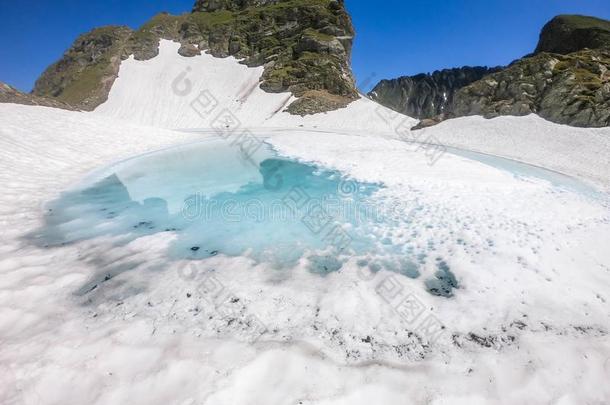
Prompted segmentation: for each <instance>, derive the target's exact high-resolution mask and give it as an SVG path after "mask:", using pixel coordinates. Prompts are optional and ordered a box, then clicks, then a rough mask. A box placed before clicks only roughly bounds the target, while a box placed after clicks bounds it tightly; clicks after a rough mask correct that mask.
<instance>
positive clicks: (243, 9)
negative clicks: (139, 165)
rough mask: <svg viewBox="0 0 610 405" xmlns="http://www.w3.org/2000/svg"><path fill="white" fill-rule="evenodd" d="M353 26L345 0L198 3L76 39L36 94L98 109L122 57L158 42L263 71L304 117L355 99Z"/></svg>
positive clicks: (269, 85)
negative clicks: (187, 9) (189, 8)
mask: <svg viewBox="0 0 610 405" xmlns="http://www.w3.org/2000/svg"><path fill="white" fill-rule="evenodd" d="M353 38H354V29H353V26H352V23H351V19H350V16H349V14H348V13H347V11H346V9H345V6H344V2H343V0H198V1H197V2H196V3H195V5H194V8H193V12H192V13H187V14H183V15H179V16H173V15H169V14H166V13H162V14H159V15H157V16H155V17H154V18H152V19H151V20H150V21H149V22H147V23H146V24H144V25H143V26H142V27H141V28H140V29H138V30H136V31H133V30H131V29H130V28H128V27H119V26H109V27H103V28H98V29H95V30H93V31H91V32H89V33H87V34H85V35H82V36H81V37H79V38H78V39H77V40H76V42H75V43H74V45H73V46H72V47H71V48H70V49H69V50H68V51H67V52H66V53H65V54H64V55H63V57H62V58H61V59H60V60H59V61H58V62H57V63H55V64H53V65H52V66H50V67H49V68H48V69H47V70H46V71H45V72H44V73H43V74H42V76H41V77H40V78H39V80H38V81H37V82H36V85H35V87H34V90H33V94H35V95H36V96H39V97H47V98H51V99H55V100H59V101H61V102H65V103H69V104H70V105H72V106H75V107H76V108H78V109H83V110H93V109H94V108H95V107H97V106H98V105H100V104H102V103H103V102H104V101H106V100H107V97H108V93H109V91H110V88H111V87H112V84H113V83H114V80H115V79H116V77H117V75H118V69H119V67H120V63H121V61H122V60H125V59H126V58H128V57H129V56H130V55H134V57H135V59H137V60H148V59H151V58H153V57H155V56H157V55H158V52H159V40H160V39H168V40H173V41H177V42H180V43H181V47H180V50H179V53H180V55H182V56H185V57H192V56H195V55H199V54H201V52H208V53H210V54H211V55H213V56H215V57H219V58H224V57H228V56H234V57H235V58H238V59H240V63H244V64H246V65H248V66H264V67H265V70H264V74H263V76H262V78H261V84H260V87H261V88H262V89H263V90H265V91H267V92H273V93H275V92H286V91H289V92H291V93H292V94H293V95H294V96H295V97H296V98H297V100H296V101H294V102H293V103H292V104H290V105H289V106H288V108H287V111H289V112H291V113H293V114H299V115H307V114H313V113H319V112H325V111H330V110H335V109H337V108H341V107H345V106H346V105H348V104H349V103H350V102H351V101H353V100H356V99H357V98H358V97H359V96H358V92H357V91H356V88H355V84H354V78H353V75H352V72H351V69H350V56H351V49H352V41H353Z"/></svg>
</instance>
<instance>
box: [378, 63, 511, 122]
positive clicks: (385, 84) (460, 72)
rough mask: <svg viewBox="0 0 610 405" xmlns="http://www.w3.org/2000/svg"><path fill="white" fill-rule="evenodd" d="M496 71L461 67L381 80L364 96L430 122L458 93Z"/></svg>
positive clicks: (484, 68)
mask: <svg viewBox="0 0 610 405" xmlns="http://www.w3.org/2000/svg"><path fill="white" fill-rule="evenodd" d="M499 70H500V68H487V67H481V66H476V67H470V66H464V67H461V68H454V69H444V70H440V71H435V72H434V73H431V74H419V75H415V76H403V77H400V78H398V79H393V80H382V81H380V82H379V83H378V84H377V85H376V86H375V88H373V90H372V91H371V92H370V93H369V94H368V95H369V97H370V98H371V99H372V100H375V101H377V102H378V103H380V104H382V105H384V106H386V107H388V108H391V109H393V110H395V111H398V112H400V113H403V114H405V115H408V116H410V117H413V118H420V119H425V118H432V117H434V116H437V115H439V114H444V113H445V112H446V110H447V108H448V107H450V106H451V105H452V103H453V98H454V95H455V93H456V92H457V91H458V90H459V89H461V88H462V87H464V86H467V85H469V84H471V83H473V82H475V81H477V80H480V79H481V78H483V77H485V76H487V75H489V74H491V73H494V72H497V71H499Z"/></svg>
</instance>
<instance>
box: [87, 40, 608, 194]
mask: <svg viewBox="0 0 610 405" xmlns="http://www.w3.org/2000/svg"><path fill="white" fill-rule="evenodd" d="M178 48H179V44H177V43H174V42H171V41H165V40H164V41H161V44H160V54H159V56H158V57H156V58H154V59H151V60H148V61H136V60H135V59H133V58H131V59H129V60H127V61H125V62H123V64H122V65H121V70H120V73H119V78H118V79H117V81H116V83H115V84H114V86H113V88H112V91H111V92H110V96H109V99H108V101H107V102H106V103H105V104H103V105H102V106H100V107H98V109H97V110H96V111H95V112H94V113H92V115H94V116H104V117H111V118H113V119H120V120H126V121H129V122H132V123H135V124H138V125H147V126H154V127H161V128H168V129H182V130H197V129H207V128H210V127H211V126H213V125H214V123H215V122H216V118H217V117H218V116H219V115H220V114H221V113H222V112H223V111H227V110H228V111H230V112H231V114H233V115H232V116H233V117H234V118H235V119H236V120H237V122H238V123H239V125H241V126H242V127H243V128H249V129H251V130H253V131H263V132H267V131H269V130H272V129H275V130H276V131H286V130H290V129H300V128H303V129H311V130H326V131H332V132H335V133H336V132H344V133H350V134H354V133H358V134H361V135H367V136H381V137H386V138H395V139H402V140H405V141H417V142H431V143H440V144H443V145H447V146H453V147H458V148H464V149H468V150H475V151H479V152H483V153H489V154H493V155H498V156H504V157H509V158H512V159H516V160H522V161H524V162H527V163H530V164H533V165H538V166H542V167H546V168H549V169H552V170H557V171H560V172H563V173H567V174H570V175H573V176H577V177H579V178H581V179H585V180H587V181H590V182H593V183H595V184H597V185H598V186H601V187H604V188H610V160H609V159H608V151H609V150H610V128H603V129H582V128H574V127H569V126H565V125H557V124H553V123H551V122H549V121H545V120H543V119H541V118H540V117H537V116H535V115H530V116H528V117H501V118H497V119H493V120H485V119H483V118H481V117H466V118H460V119H455V120H451V121H446V122H444V123H441V124H440V125H437V126H435V127H432V128H428V129H424V130H422V131H415V132H412V131H410V128H411V127H412V126H413V125H415V123H416V120H414V119H412V118H409V117H405V116H403V115H400V114H397V113H395V112H393V111H391V110H389V109H387V108H385V107H382V106H380V105H379V104H377V103H375V102H373V101H371V100H369V99H368V98H366V97H363V98H361V99H360V100H358V101H356V102H353V103H352V104H350V105H349V106H348V107H347V108H344V109H340V110H337V111H333V112H330V113H326V114H316V115H313V116H307V117H298V116H294V115H290V114H288V113H286V112H284V111H283V110H284V108H285V107H286V105H287V104H288V102H289V100H290V99H291V96H290V94H289V93H281V94H270V93H266V92H264V91H262V90H261V89H260V88H259V78H260V76H261V74H262V72H263V68H262V67H260V68H248V67H247V66H245V65H241V64H239V63H238V62H237V60H235V59H234V58H231V57H229V58H226V59H219V58H214V57H212V56H211V55H208V54H205V53H204V54H202V55H200V56H196V57H192V58H186V57H182V56H180V55H179V54H178V53H177V50H178Z"/></svg>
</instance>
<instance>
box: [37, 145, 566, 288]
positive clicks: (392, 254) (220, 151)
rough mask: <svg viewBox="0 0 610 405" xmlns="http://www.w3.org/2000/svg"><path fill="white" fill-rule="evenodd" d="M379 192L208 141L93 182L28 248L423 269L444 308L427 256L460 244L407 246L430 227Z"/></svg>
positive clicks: (264, 150)
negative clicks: (102, 247)
mask: <svg viewBox="0 0 610 405" xmlns="http://www.w3.org/2000/svg"><path fill="white" fill-rule="evenodd" d="M456 154H460V153H456ZM461 155H462V156H464V157H468V158H470V159H476V156H474V157H473V156H472V154H468V155H466V156H465V155H464V154H463V153H462V154H461ZM485 159H487V161H484V163H487V164H490V162H489V161H488V160H489V159H490V158H485ZM491 163H493V162H491ZM497 166H498V165H497ZM499 166H501V165H499ZM504 169H505V170H512V169H514V168H508V169H507V168H504ZM555 180H556V179H555ZM383 190H384V186H383V185H382V184H371V183H363V182H358V181H355V180H353V179H349V178H347V177H345V176H344V175H342V174H341V173H339V172H337V171H334V170H328V169H325V168H322V167H318V166H316V165H313V164H309V163H304V162H299V161H297V160H293V159H288V158H284V157H281V156H279V155H278V154H277V153H276V152H275V151H274V150H273V149H272V148H271V147H270V146H269V145H267V144H262V146H261V147H260V149H258V150H257V151H256V153H254V154H252V155H248V156H246V155H244V153H243V152H242V151H241V150H240V148H239V147H236V146H234V145H231V144H230V143H228V142H227V141H225V140H223V139H211V140H207V141H202V142H198V143H195V144H190V145H185V146H179V147H173V148H170V149H166V150H162V151H159V152H153V153H149V154H146V155H143V156H138V157H135V158H132V159H128V160H125V161H123V162H120V163H117V164H114V165H112V166H110V167H108V168H104V169H101V170H99V171H97V172H95V173H93V174H92V175H90V176H89V177H88V178H86V179H85V180H84V181H83V182H82V183H81V184H80V185H79V186H77V187H75V188H73V189H72V190H69V191H67V192H65V193H63V194H62V195H61V196H60V198H58V199H57V200H55V201H52V202H51V203H49V204H48V206H47V207H46V213H45V225H44V227H43V228H42V230H41V231H40V233H38V234H37V235H36V237H37V242H38V243H39V244H40V245H43V246H45V247H52V246H57V245H65V244H70V243H76V242H79V241H83V240H92V239H95V238H99V237H110V238H112V239H111V240H112V243H113V244H114V245H115V246H119V245H125V244H127V243H129V242H132V241H134V240H135V239H138V238H141V237H143V236H147V235H153V234H160V233H167V235H168V237H170V236H171V237H172V243H171V244H170V247H169V252H168V255H169V258H170V259H177V260H181V259H190V260H204V259H206V258H209V257H213V256H218V255H224V256H228V257H236V256H247V257H250V258H251V259H253V260H254V261H255V262H257V263H260V262H266V263H269V264H270V265H272V266H275V267H277V268H290V267H293V266H294V265H295V264H297V262H299V260H301V259H303V258H305V259H307V261H308V263H309V268H310V270H311V271H312V272H315V273H319V274H322V275H324V274H327V273H330V272H334V271H338V270H340V269H341V268H342V267H343V265H344V264H345V263H346V261H347V260H349V259H354V258H355V259H356V263H357V266H359V267H361V268H367V269H369V270H370V271H371V272H373V273H375V272H377V271H379V270H382V269H385V270H388V271H393V272H396V273H400V274H403V275H405V276H407V277H410V278H418V277H419V276H420V273H421V269H422V266H424V264H425V263H430V262H432V263H433V266H434V268H435V269H436V270H435V272H434V273H433V274H434V276H433V277H430V278H428V279H427V280H425V284H426V287H427V289H428V291H430V292H431V293H433V294H436V295H443V296H451V295H452V291H453V289H454V288H456V287H457V286H458V282H457V280H456V278H455V277H454V275H453V273H452V272H451V269H450V267H449V265H448V264H447V262H446V260H445V258H444V257H442V256H438V255H437V254H436V252H435V244H437V243H440V244H443V243H449V244H451V243H455V244H458V245H459V244H461V243H462V242H461V240H460V239H459V238H457V237H456V239H455V240H454V241H453V242H452V241H450V240H429V241H428V242H427V243H426V246H425V248H422V246H421V244H420V245H419V246H414V245H413V244H410V243H409V242H410V239H415V238H417V236H418V232H419V231H420V229H417V226H414V224H413V223H412V222H411V216H412V214H413V213H417V212H418V211H420V212H422V215H423V216H427V215H428V214H427V213H426V212H425V211H424V208H425V207H424V206H422V205H420V204H419V203H418V202H417V200H413V201H410V202H409V204H405V203H404V201H395V200H393V199H391V198H388V196H387V194H386V193H383ZM426 220H427V218H426ZM419 226H421V225H419ZM427 227H430V225H427Z"/></svg>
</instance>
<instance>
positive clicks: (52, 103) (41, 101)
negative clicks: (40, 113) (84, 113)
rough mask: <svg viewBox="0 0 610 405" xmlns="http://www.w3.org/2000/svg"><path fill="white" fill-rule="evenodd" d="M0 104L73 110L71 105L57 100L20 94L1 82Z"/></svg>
mask: <svg viewBox="0 0 610 405" xmlns="http://www.w3.org/2000/svg"><path fill="white" fill-rule="evenodd" d="M0 103H14V104H24V105H39V106H44V107H54V108H63V109H64V110H73V109H74V108H73V107H72V106H71V105H69V104H66V103H63V102H61V101H59V100H54V99H50V98H46V97H38V96H35V95H33V94H27V93H22V92H20V91H19V90H17V89H16V88H14V87H12V86H9V85H8V84H6V83H2V82H0Z"/></svg>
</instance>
